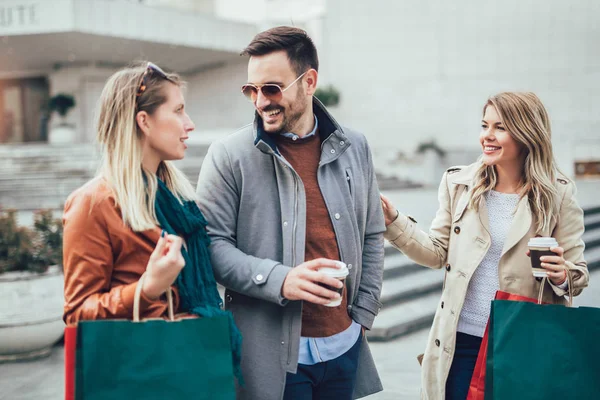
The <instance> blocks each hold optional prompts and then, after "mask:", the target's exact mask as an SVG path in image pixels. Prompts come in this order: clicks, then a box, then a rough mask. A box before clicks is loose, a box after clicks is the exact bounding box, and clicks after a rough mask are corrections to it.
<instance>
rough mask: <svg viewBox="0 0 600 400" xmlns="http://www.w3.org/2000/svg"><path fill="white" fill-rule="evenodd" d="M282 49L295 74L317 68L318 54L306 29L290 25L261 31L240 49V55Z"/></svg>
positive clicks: (261, 54)
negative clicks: (242, 49)
mask: <svg viewBox="0 0 600 400" xmlns="http://www.w3.org/2000/svg"><path fill="white" fill-rule="evenodd" d="M280 50H284V51H285V52H286V53H287V56H288V59H289V60H290V64H291V65H292V68H293V69H294V71H295V72H296V74H297V75H300V74H303V73H304V72H306V71H308V70H309V69H310V68H312V69H314V70H315V71H318V70H319V56H318V55H317V49H316V47H315V44H314V43H313V41H312V39H311V38H310V37H309V36H308V34H307V33H306V31H304V30H302V29H298V28H294V27H291V26H278V27H276V28H271V29H269V30H267V31H264V32H261V33H259V34H258V35H256V36H255V37H254V39H252V41H251V42H250V44H249V45H248V46H247V47H246V48H245V49H244V51H242V53H241V55H242V56H250V57H252V56H264V55H266V54H270V53H273V52H274V51H280Z"/></svg>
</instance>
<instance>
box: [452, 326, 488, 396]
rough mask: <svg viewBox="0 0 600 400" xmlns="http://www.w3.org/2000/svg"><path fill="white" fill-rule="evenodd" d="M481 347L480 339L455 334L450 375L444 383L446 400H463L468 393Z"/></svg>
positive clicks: (464, 334)
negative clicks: (454, 349)
mask: <svg viewBox="0 0 600 400" xmlns="http://www.w3.org/2000/svg"><path fill="white" fill-rule="evenodd" d="M479 346H481V338H480V337H478V336H472V335H467V334H466V333H462V332H457V333H456V351H455V352H454V359H453V360H452V366H451V367H450V375H448V380H447V381H446V400H465V399H466V398H467V393H468V392H469V384H470V383H471V377H472V376H473V370H474V369H475V363H476V362H477V355H478V354H479Z"/></svg>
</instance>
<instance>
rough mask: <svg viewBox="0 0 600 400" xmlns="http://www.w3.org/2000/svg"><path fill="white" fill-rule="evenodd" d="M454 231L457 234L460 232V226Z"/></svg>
mask: <svg viewBox="0 0 600 400" xmlns="http://www.w3.org/2000/svg"><path fill="white" fill-rule="evenodd" d="M454 233H456V234H457V235H458V234H459V233H460V226H455V227H454Z"/></svg>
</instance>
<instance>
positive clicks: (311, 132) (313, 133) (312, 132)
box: [281, 115, 319, 140]
mask: <svg viewBox="0 0 600 400" xmlns="http://www.w3.org/2000/svg"><path fill="white" fill-rule="evenodd" d="M318 127H319V121H318V120H317V116H316V115H315V127H314V129H313V130H312V131H310V133H309V134H308V135H306V136H303V137H300V136H298V135H296V134H295V133H292V132H285V133H282V134H281V136H285V137H286V138H290V139H292V140H298V139H306V138H308V137H311V136H313V135H315V134H316V133H317V128H318Z"/></svg>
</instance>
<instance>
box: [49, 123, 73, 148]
mask: <svg viewBox="0 0 600 400" xmlns="http://www.w3.org/2000/svg"><path fill="white" fill-rule="evenodd" d="M75 134H76V131H75V127H74V126H72V125H68V124H61V125H57V126H55V127H52V128H51V129H50V133H49V135H48V143H50V144H72V143H75Z"/></svg>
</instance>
